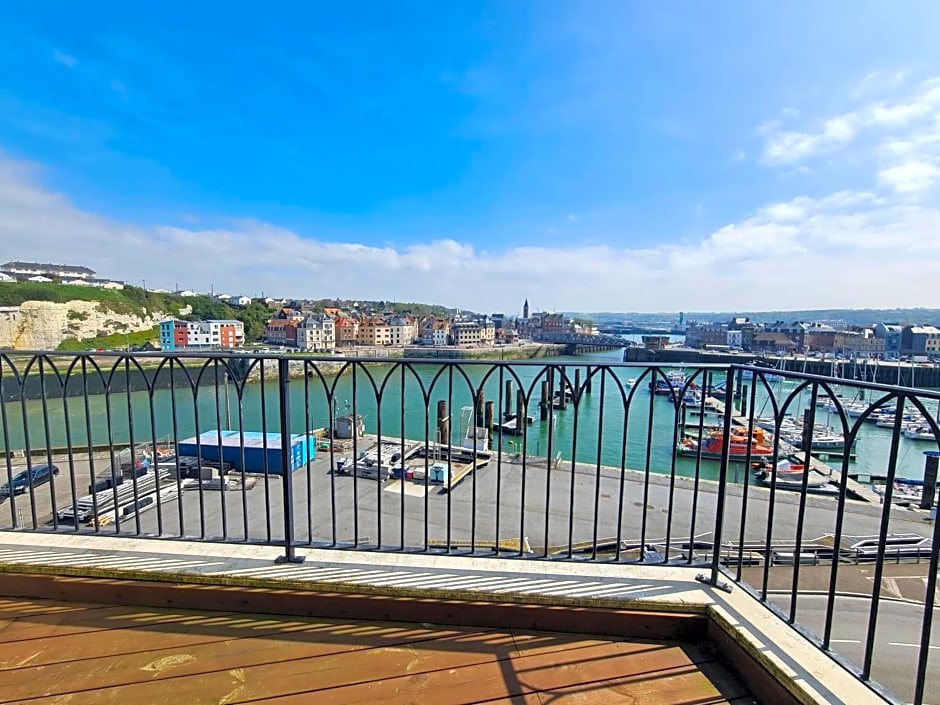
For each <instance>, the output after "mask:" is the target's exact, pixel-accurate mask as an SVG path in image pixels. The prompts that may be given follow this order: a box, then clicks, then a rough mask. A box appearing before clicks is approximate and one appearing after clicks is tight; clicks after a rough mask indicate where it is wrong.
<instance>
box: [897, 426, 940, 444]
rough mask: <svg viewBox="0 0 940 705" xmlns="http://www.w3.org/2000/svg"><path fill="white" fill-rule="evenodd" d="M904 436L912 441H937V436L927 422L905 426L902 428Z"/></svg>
mask: <svg viewBox="0 0 940 705" xmlns="http://www.w3.org/2000/svg"><path fill="white" fill-rule="evenodd" d="M904 437H905V438H910V439H911V440H912V441H930V442H931V443H936V442H937V436H936V435H935V434H934V432H933V429H932V428H930V426H928V425H927V424H923V425H921V426H916V425H912V426H906V427H905V428H904Z"/></svg>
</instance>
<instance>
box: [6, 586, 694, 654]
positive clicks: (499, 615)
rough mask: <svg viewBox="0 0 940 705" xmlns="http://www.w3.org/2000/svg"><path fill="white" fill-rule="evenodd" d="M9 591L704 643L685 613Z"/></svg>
mask: <svg viewBox="0 0 940 705" xmlns="http://www.w3.org/2000/svg"><path fill="white" fill-rule="evenodd" d="M8 590H15V591H16V592H17V593H18V594H26V595H29V594H33V595H36V596H37V597H41V598H47V599H48V598H55V599H60V600H64V601H68V600H70V599H73V598H76V599H87V598H89V597H94V598H95V599H98V600H99V601H101V602H107V603H117V604H133V605H146V606H152V607H167V606H170V607H186V608H190V609H203V610H223V611H230V612H263V613H266V614H281V615H284V614H289V615H299V616H319V617H330V618H339V619H355V620H381V621H413V622H419V623H433V624H448V625H453V626H473V627H490V628H496V629H510V628H511V629H528V630H532V629H544V630H550V631H559V632H573V633H589V634H595V635H603V636H621V637H639V638H645V639H658V640H662V639H667V640H679V641H687V642H696V641H701V640H702V639H704V637H705V632H706V627H707V622H708V618H707V617H706V616H705V615H704V614H699V613H692V612H685V613H676V612H650V611H645V610H618V609H605V608H590V607H576V606H565V605H560V606H551V605H535V604H524V603H516V602H492V601H487V600H461V599H434V598H425V597H422V598H418V597H408V596H388V595H375V594H355V593H345V592H337V593H333V592H323V591H316V590H288V589H276V588H271V587H264V588H261V587H247V586H237V585H226V586H221V585H200V584H180V583H164V582H152V581H144V580H113V579H107V580H105V579H100V578H73V577H69V578H64V577H59V576H54V575H40V574H8V575H4V576H3V580H0V593H2V592H4V591H8ZM560 599H563V598H560Z"/></svg>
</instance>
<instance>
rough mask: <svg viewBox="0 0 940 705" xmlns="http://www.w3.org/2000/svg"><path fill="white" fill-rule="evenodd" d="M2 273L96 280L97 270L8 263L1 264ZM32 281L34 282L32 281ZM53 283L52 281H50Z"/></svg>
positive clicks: (48, 264)
mask: <svg viewBox="0 0 940 705" xmlns="http://www.w3.org/2000/svg"><path fill="white" fill-rule="evenodd" d="M0 272H3V273H4V274H9V275H14V276H20V277H27V276H28V277H34V276H44V277H58V278H60V279H66V278H68V279H94V278H95V270H93V269H89V268H88V267H75V266H72V265H69V264H50V263H42V262H17V261H13V262H7V263H5V264H0ZM30 281H34V280H33V279H30ZM49 281H51V279H50V280H49Z"/></svg>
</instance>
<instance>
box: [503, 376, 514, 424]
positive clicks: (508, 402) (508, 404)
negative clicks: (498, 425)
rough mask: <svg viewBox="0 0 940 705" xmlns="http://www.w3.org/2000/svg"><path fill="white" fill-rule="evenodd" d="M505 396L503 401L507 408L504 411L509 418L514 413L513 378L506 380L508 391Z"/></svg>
mask: <svg viewBox="0 0 940 705" xmlns="http://www.w3.org/2000/svg"><path fill="white" fill-rule="evenodd" d="M504 397H505V401H504V402H503V404H504V405H505V407H506V410H505V411H504V412H503V413H504V414H505V417H506V418H507V419H508V418H509V417H510V415H511V414H512V403H513V397H512V380H511V379H507V380H506V393H505V395H504Z"/></svg>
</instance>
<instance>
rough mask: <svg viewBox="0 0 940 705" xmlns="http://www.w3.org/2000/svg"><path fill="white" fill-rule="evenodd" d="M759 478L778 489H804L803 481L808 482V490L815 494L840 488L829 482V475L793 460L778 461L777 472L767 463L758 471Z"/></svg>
mask: <svg viewBox="0 0 940 705" xmlns="http://www.w3.org/2000/svg"><path fill="white" fill-rule="evenodd" d="M757 479H758V480H759V481H760V482H761V484H763V485H765V486H766V487H771V486H773V487H776V488H777V489H778V490H795V491H797V492H802V491H803V483H804V482H805V483H806V491H807V492H812V493H814V494H838V492H839V488H838V487H836V486H835V485H830V484H829V477H828V476H827V475H823V474H822V473H819V472H817V471H815V470H812V469H810V470H809V476H808V477H807V469H806V466H805V465H803V463H797V462H793V461H791V460H781V461H779V462H778V463H777V472H776V474H774V473H772V472H771V471H770V469H769V468H768V467H767V466H766V465H765V466H764V467H762V468H761V469H760V470H758V471H757Z"/></svg>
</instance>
